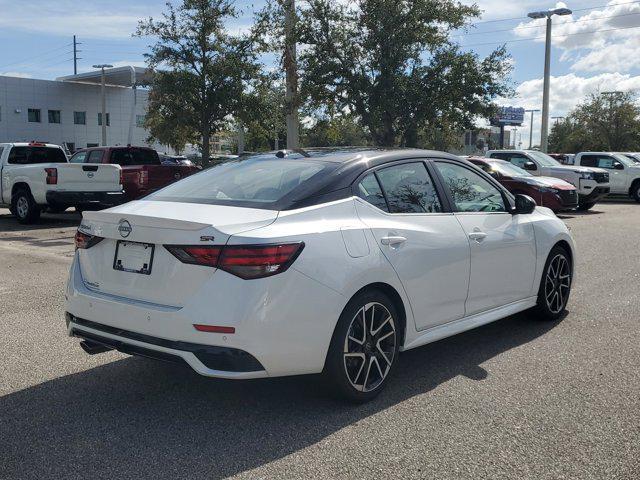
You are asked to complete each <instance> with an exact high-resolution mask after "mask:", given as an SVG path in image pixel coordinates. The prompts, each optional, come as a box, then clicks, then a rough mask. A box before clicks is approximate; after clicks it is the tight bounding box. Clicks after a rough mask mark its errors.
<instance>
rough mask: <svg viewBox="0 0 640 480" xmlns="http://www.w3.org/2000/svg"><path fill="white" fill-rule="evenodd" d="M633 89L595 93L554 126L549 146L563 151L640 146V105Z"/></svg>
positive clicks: (629, 148)
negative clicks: (629, 91) (610, 92)
mask: <svg viewBox="0 0 640 480" xmlns="http://www.w3.org/2000/svg"><path fill="white" fill-rule="evenodd" d="M635 100H636V99H635V95H634V94H633V93H612V94H592V95H590V96H589V97H588V98H587V99H586V100H585V102H583V103H582V104H580V105H578V106H577V107H576V108H575V109H574V110H573V111H572V112H571V113H570V114H569V115H568V116H567V118H566V119H565V120H564V121H562V122H558V123H557V124H555V125H554V126H553V129H552V130H551V134H550V136H549V148H550V149H553V150H554V151H557V152H559V153H575V152H580V151H612V152H616V151H617V152H620V151H638V150H640V107H639V106H638V105H637V103H636V102H635Z"/></svg>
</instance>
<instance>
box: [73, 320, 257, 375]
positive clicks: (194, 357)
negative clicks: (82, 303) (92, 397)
mask: <svg viewBox="0 0 640 480" xmlns="http://www.w3.org/2000/svg"><path fill="white" fill-rule="evenodd" d="M65 316H66V322H67V329H68V331H69V335H71V336H74V337H78V338H82V339H84V340H85V341H88V342H91V343H94V344H99V345H102V346H104V347H106V348H108V349H112V350H118V351H120V352H122V353H127V354H129V355H139V356H143V357H149V358H154V359H157V360H164V361H172V362H177V363H186V364H187V365H189V366H190V367H191V368H193V369H194V370H195V371H197V372H198V373H200V374H202V375H207V376H216V377H225V378H236V379H242V378H260V377H266V376H267V372H266V371H265V369H264V367H263V366H262V364H261V363H260V362H259V361H258V360H256V358H255V357H254V356H253V355H251V354H250V353H247V352H245V351H242V350H239V349H237V348H229V347H219V346H212V345H203V344H198V343H190V342H182V341H175V340H167V339H164V338H159V337H153V336H150V335H145V334H140V333H136V332H132V331H129V330H123V329H121V328H115V327H110V326H108V325H103V324H100V323H96V322H92V321H90V320H85V319H83V318H78V317H75V316H74V315H71V314H70V313H68V312H67V313H66V314H65Z"/></svg>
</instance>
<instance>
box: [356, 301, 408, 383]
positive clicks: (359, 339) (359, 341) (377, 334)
mask: <svg viewBox="0 0 640 480" xmlns="http://www.w3.org/2000/svg"><path fill="white" fill-rule="evenodd" d="M395 351H396V323H395V319H394V318H393V316H392V315H391V313H390V312H389V310H388V309H387V307H385V306H384V305H382V304H381V303H377V302H372V303H367V304H366V305H364V306H363V307H362V308H360V310H358V312H357V313H356V314H355V316H354V317H353V319H352V320H351V324H350V325H349V328H348V330H347V337H346V338H345V341H344V352H343V358H344V368H345V372H346V374H347V378H348V379H349V382H350V383H351V385H352V386H353V388H355V389H356V390H358V391H360V392H370V391H372V390H375V389H376V388H377V387H378V386H380V385H381V384H382V382H384V380H385V378H386V377H387V375H388V374H389V371H390V370H391V366H392V365H393V362H394V360H395V358H394V357H395Z"/></svg>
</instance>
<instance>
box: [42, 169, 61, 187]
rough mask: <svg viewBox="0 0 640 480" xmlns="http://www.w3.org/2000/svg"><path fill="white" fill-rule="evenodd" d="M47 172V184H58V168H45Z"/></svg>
mask: <svg viewBox="0 0 640 480" xmlns="http://www.w3.org/2000/svg"><path fill="white" fill-rule="evenodd" d="M44 171H45V172H47V185H57V183H58V169H57V168H45V169H44Z"/></svg>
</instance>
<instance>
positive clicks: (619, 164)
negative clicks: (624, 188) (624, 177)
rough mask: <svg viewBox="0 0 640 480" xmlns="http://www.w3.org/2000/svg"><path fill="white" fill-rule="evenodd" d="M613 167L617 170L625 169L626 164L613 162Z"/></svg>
mask: <svg viewBox="0 0 640 480" xmlns="http://www.w3.org/2000/svg"><path fill="white" fill-rule="evenodd" d="M613 168H614V169H615V170H624V165H623V164H622V163H620V162H613Z"/></svg>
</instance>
